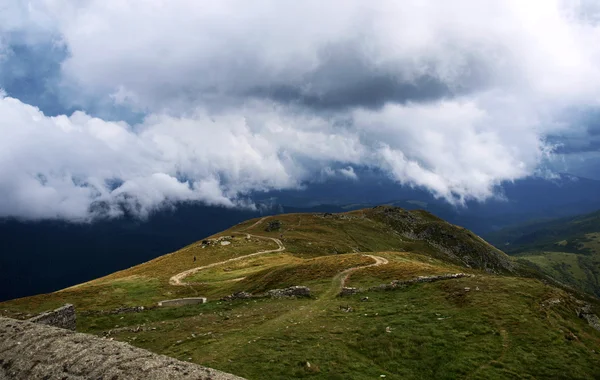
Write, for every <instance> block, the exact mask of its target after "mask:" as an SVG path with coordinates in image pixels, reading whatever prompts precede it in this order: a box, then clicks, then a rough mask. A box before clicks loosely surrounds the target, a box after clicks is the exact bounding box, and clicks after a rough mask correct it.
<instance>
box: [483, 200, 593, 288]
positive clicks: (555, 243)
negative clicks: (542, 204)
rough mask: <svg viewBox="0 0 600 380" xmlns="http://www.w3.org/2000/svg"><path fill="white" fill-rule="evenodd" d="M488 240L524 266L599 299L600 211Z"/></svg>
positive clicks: (514, 230) (505, 232)
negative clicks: (531, 267) (533, 268)
mask: <svg viewBox="0 0 600 380" xmlns="http://www.w3.org/2000/svg"><path fill="white" fill-rule="evenodd" d="M487 238H488V240H489V241H490V242H492V243H493V244H495V245H496V246H497V247H502V249H503V250H504V251H505V252H507V253H509V254H511V255H513V256H515V257H516V258H517V259H518V260H519V261H520V262H521V263H526V264H529V265H532V266H534V267H535V268H537V269H539V270H541V271H543V272H544V273H546V274H548V275H550V276H552V277H554V278H556V279H558V280H559V281H561V282H563V283H565V284H568V285H571V286H574V287H577V288H579V289H582V290H584V291H586V292H588V293H591V294H595V295H596V296H600V211H598V212H594V213H591V214H586V215H581V216H576V217H571V218H563V219H556V220H550V221H543V222H536V223H529V224H527V225H523V226H517V227H513V228H509V229H505V230H501V231H498V232H496V233H494V234H490V235H489V236H487Z"/></svg>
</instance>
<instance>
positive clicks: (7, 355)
mask: <svg viewBox="0 0 600 380" xmlns="http://www.w3.org/2000/svg"><path fill="white" fill-rule="evenodd" d="M0 379H2V380H8V379H10V380H13V379H15V380H16V379H32V380H34V379H40V380H41V379H45V380H58V379H62V380H82V379H115V380H119V379H122V380H124V379H144V380H166V379H184V380H191V379H194V380H208V379H212V380H243V378H241V377H238V376H235V375H231V374H228V373H225V372H221V371H217V370H214V369H211V368H206V367H202V366H200V365H197V364H193V363H187V362H183V361H179V360H176V359H173V358H169V357H167V356H163V355H158V354H154V353H152V352H149V351H146V350H143V349H141V348H137V347H133V346H131V345H129V344H127V343H122V342H117V341H112V340H109V339H102V338H99V337H97V336H94V335H89V334H81V333H76V332H73V331H69V330H65V329H61V328H56V327H52V326H47V325H39V324H35V323H31V322H27V321H19V320H15V319H9V318H0Z"/></svg>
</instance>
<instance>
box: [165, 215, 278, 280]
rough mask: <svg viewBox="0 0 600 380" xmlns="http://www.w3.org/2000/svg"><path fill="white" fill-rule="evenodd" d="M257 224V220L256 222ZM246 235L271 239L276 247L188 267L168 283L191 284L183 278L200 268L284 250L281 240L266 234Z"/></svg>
mask: <svg viewBox="0 0 600 380" xmlns="http://www.w3.org/2000/svg"><path fill="white" fill-rule="evenodd" d="M261 221H262V220H259V222H261ZM256 224H258V222H257V223H256ZM246 236H247V237H255V238H258V239H268V240H272V241H274V242H275V243H276V244H277V249H268V250H265V251H258V252H255V253H251V254H249V255H244V256H238V257H234V258H232V259H227V260H224V261H219V262H217V263H212V264H208V265H203V266H201V267H196V268H192V269H188V270H186V271H183V272H181V273H177V274H176V275H174V276H172V277H171V278H170V279H169V284H170V285H174V286H185V285H191V284H189V283H187V282H184V281H183V279H184V278H186V277H188V276H191V275H193V274H196V273H198V272H200V271H201V270H204V269H208V268H214V267H216V266H219V265H223V264H227V263H231V262H234V261H238V260H243V259H247V258H249V257H254V256H258V255H264V254H265V253H274V252H283V251H285V246H284V245H283V243H282V242H281V240H279V239H276V238H272V237H266V236H259V235H252V234H246Z"/></svg>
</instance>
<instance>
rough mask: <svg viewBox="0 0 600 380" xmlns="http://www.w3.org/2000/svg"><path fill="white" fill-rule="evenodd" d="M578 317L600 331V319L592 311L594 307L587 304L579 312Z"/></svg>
mask: <svg viewBox="0 0 600 380" xmlns="http://www.w3.org/2000/svg"><path fill="white" fill-rule="evenodd" d="M577 315H578V316H579V318H583V319H585V320H586V321H587V323H588V324H589V325H590V326H592V327H593V328H595V329H596V330H598V331H600V318H598V316H597V315H596V314H594V312H593V311H592V306H591V305H589V304H585V305H584V306H583V307H582V308H580V309H579V310H578V311H577Z"/></svg>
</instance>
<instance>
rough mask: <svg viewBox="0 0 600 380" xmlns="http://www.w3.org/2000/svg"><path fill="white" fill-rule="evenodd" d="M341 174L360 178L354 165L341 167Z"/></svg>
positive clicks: (351, 177)
mask: <svg viewBox="0 0 600 380" xmlns="http://www.w3.org/2000/svg"><path fill="white" fill-rule="evenodd" d="M339 172H340V174H341V175H343V176H344V177H346V178H349V179H352V180H355V181H356V180H358V175H357V174H356V173H355V172H354V168H353V167H352V166H348V167H346V168H341V169H340V170H339Z"/></svg>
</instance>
